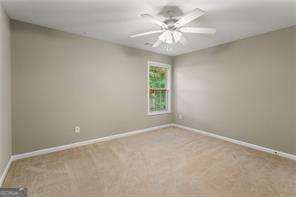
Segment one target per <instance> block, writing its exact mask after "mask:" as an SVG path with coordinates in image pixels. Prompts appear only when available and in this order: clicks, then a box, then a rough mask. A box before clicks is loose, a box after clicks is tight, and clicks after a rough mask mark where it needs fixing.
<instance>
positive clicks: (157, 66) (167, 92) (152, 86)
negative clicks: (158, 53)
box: [148, 62, 171, 115]
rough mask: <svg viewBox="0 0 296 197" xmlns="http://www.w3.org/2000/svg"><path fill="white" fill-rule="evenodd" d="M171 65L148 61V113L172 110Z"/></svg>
mask: <svg viewBox="0 0 296 197" xmlns="http://www.w3.org/2000/svg"><path fill="white" fill-rule="evenodd" d="M170 88H171V66H170V65H168V64H161V63H157V62H148V98H149V99H148V115H156V114H164V113H170V112H171V89H170Z"/></svg>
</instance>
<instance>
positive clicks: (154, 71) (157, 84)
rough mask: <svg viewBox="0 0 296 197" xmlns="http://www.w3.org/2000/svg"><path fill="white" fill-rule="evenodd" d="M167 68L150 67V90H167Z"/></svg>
mask: <svg viewBox="0 0 296 197" xmlns="http://www.w3.org/2000/svg"><path fill="white" fill-rule="evenodd" d="M167 70H168V69H167V68H162V67H154V66H150V68H149V78H150V84H149V85H150V88H166V87H167Z"/></svg>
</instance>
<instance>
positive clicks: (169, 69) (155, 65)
mask: <svg viewBox="0 0 296 197" xmlns="http://www.w3.org/2000/svg"><path fill="white" fill-rule="evenodd" d="M151 66H154V67H161V68H167V69H168V73H167V74H168V76H167V91H168V109H167V110H165V111H156V112H150V94H149V93H150V77H149V71H150V67H151ZM171 75H172V66H171V65H169V64H164V63H159V62H152V61H148V64H147V101H148V115H150V116H153V115H160V114H168V113H171V97H172V91H171V78H172V76H171Z"/></svg>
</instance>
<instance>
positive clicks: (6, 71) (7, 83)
mask: <svg viewBox="0 0 296 197" xmlns="http://www.w3.org/2000/svg"><path fill="white" fill-rule="evenodd" d="M10 73H11V65H10V30H9V19H8V18H7V16H6V14H5V13H4V10H3V9H2V7H1V4H0V177H1V175H2V173H3V170H4V168H5V166H6V164H7V162H8V160H9V158H10V155H11V77H10Z"/></svg>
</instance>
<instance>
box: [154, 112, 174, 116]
mask: <svg viewBox="0 0 296 197" xmlns="http://www.w3.org/2000/svg"><path fill="white" fill-rule="evenodd" d="M169 113H171V112H170V111H158V112H148V116H155V115H161V114H169Z"/></svg>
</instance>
